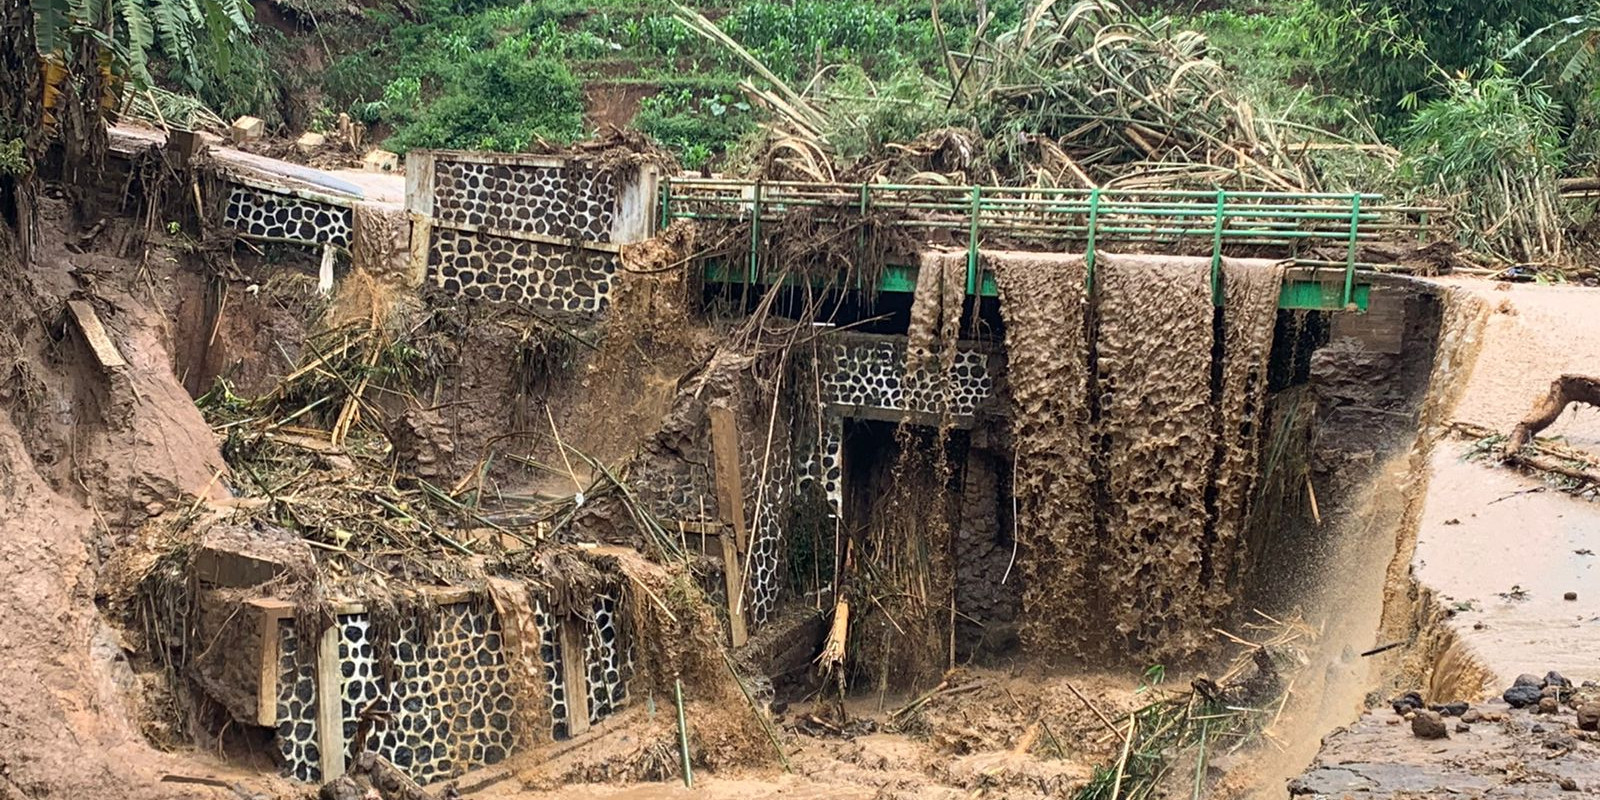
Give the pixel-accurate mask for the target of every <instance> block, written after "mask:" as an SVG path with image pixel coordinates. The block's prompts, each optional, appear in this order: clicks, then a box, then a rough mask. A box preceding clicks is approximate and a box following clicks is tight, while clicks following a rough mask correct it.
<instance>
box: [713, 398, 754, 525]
mask: <svg viewBox="0 0 1600 800" xmlns="http://www.w3.org/2000/svg"><path fill="white" fill-rule="evenodd" d="M711 455H712V459H713V461H714V463H713V469H715V470H716V478H717V515H718V516H719V517H721V519H722V521H723V522H725V523H727V524H729V525H732V526H733V536H734V540H735V542H736V543H737V544H738V546H739V549H738V552H740V553H743V552H744V549H745V547H746V536H745V522H744V479H743V478H742V477H741V476H740V473H739V427H738V424H737V422H736V421H735V420H734V418H733V409H731V408H728V407H727V406H712V407H711Z"/></svg>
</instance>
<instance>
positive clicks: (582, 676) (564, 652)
mask: <svg viewBox="0 0 1600 800" xmlns="http://www.w3.org/2000/svg"><path fill="white" fill-rule="evenodd" d="M585 627H586V625H585V622H584V620H583V619H582V618H580V617H575V616H572V615H570V614H569V615H567V616H565V617H562V618H561V674H562V678H563V681H564V682H565V683H566V693H567V735H568V736H577V735H578V734H581V733H588V731H589V670H588V669H587V667H586V665H585V664H584V663H583V632H584V628H585Z"/></svg>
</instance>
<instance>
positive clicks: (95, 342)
mask: <svg viewBox="0 0 1600 800" xmlns="http://www.w3.org/2000/svg"><path fill="white" fill-rule="evenodd" d="M67 308H68V309H70V310H71V311H72V318H73V320H75V321H76V322H77V323H78V330H80V331H83V338H84V340H86V341H87V342H88V343H89V349H90V350H91V351H93V352H94V357H95V360H96V361H99V362H100V366H101V367H103V368H105V369H108V370H110V369H120V368H122V367H126V366H128V362H127V361H125V360H123V358H122V352H121V351H120V350H118V349H117V345H116V343H115V342H113V341H111V335H110V334H109V333H106V326H104V325H102V324H101V323H100V315H98V314H96V313H94V306H93V305H91V304H90V303H89V301H87V300H68V301H67Z"/></svg>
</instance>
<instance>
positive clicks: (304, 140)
mask: <svg viewBox="0 0 1600 800" xmlns="http://www.w3.org/2000/svg"><path fill="white" fill-rule="evenodd" d="M327 143H328V137H326V136H323V135H322V134H320V133H314V132H312V131H306V132H305V133H302V134H300V138H298V139H296V140H294V146H295V148H296V149H298V150H299V151H300V152H302V153H305V154H306V155H311V154H312V153H313V152H316V151H317V150H318V149H319V148H321V147H322V146H323V145H325V144H327Z"/></svg>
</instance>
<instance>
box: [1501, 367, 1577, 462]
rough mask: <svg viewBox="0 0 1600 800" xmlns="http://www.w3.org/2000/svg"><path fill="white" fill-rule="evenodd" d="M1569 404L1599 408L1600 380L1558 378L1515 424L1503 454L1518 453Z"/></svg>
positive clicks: (1570, 377)
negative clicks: (1548, 390) (1546, 393)
mask: <svg viewBox="0 0 1600 800" xmlns="http://www.w3.org/2000/svg"><path fill="white" fill-rule="evenodd" d="M1572 403H1587V404H1589V405H1591V406H1597V407H1600V379H1596V378H1590V377H1588V376H1585V375H1562V376H1561V377H1559V378H1556V379H1555V380H1554V381H1553V382H1551V384H1550V393H1549V394H1548V395H1546V396H1545V397H1543V398H1541V399H1540V400H1539V401H1538V402H1536V403H1535V404H1534V406H1533V410H1532V411H1529V412H1528V415H1527V416H1525V417H1523V418H1522V421H1521V422H1519V423H1517V427H1516V428H1514V429H1512V431H1511V440H1510V441H1509V442H1507V443H1506V452H1507V453H1515V452H1517V451H1518V450H1521V449H1522V447H1523V445H1526V444H1527V443H1528V442H1529V441H1531V440H1532V439H1533V437H1534V436H1535V435H1536V434H1538V433H1539V431H1542V430H1544V429H1545V428H1548V427H1550V425H1551V423H1553V422H1555V421H1556V419H1557V418H1559V417H1560V416H1561V412H1563V411H1566V410H1567V406H1568V405H1571V404H1572Z"/></svg>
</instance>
